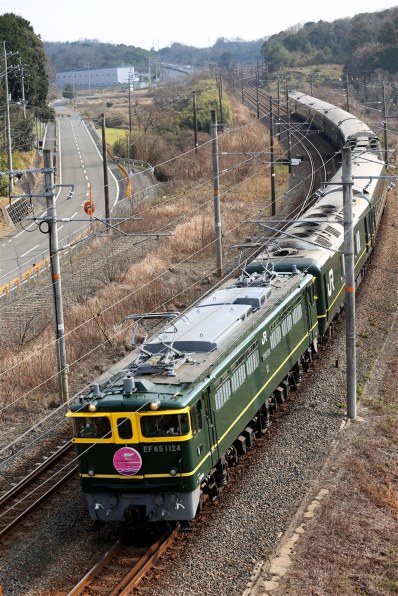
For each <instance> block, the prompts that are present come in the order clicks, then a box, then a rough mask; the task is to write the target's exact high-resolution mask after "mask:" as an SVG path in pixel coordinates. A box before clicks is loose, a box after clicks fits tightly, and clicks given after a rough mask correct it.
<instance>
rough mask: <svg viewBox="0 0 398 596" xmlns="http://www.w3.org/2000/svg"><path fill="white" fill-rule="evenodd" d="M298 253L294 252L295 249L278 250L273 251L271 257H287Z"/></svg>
mask: <svg viewBox="0 0 398 596" xmlns="http://www.w3.org/2000/svg"><path fill="white" fill-rule="evenodd" d="M297 253H298V250H296V249H295V248H282V249H280V250H275V251H274V252H273V253H272V255H273V256H274V257H289V256H292V255H296V254H297Z"/></svg>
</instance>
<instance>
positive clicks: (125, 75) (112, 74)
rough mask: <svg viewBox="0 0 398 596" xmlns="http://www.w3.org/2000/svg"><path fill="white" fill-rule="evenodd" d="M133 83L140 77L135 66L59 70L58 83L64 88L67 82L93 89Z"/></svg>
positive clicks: (74, 85)
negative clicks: (136, 73) (136, 74)
mask: <svg viewBox="0 0 398 596" xmlns="http://www.w3.org/2000/svg"><path fill="white" fill-rule="evenodd" d="M129 81H130V84H133V83H134V82H138V81H139V78H138V77H136V76H135V74H134V66H117V67H115V68H98V69H96V70H90V69H89V68H86V69H84V70H71V71H68V72H58V73H57V77H56V85H57V86H58V87H61V88H62V89H63V88H64V87H65V85H67V84H71V85H73V87H84V88H85V89H91V88H95V87H111V86H113V85H122V84H126V83H127V84H128V83H129Z"/></svg>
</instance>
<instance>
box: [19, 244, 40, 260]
mask: <svg viewBox="0 0 398 596" xmlns="http://www.w3.org/2000/svg"><path fill="white" fill-rule="evenodd" d="M39 246H40V244H36V246H34V247H33V248H30V249H29V250H28V251H27V252H25V253H24V254H23V255H21V258H22V257H26V255H28V254H29V253H30V252H32V250H35V249H36V248H39Z"/></svg>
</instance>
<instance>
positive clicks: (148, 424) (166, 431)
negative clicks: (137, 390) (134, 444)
mask: <svg viewBox="0 0 398 596" xmlns="http://www.w3.org/2000/svg"><path fill="white" fill-rule="evenodd" d="M141 432H142V434H143V435H144V437H170V436H182V435H186V434H188V433H189V422H188V415H187V414H163V415H156V416H142V418H141Z"/></svg>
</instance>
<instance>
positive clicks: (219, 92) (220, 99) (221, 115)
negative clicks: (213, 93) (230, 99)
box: [218, 75, 224, 132]
mask: <svg viewBox="0 0 398 596" xmlns="http://www.w3.org/2000/svg"><path fill="white" fill-rule="evenodd" d="M218 81H219V82H218V99H219V102H220V120H221V132H224V117H223V111H222V76H221V75H220V77H219V80H218Z"/></svg>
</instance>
